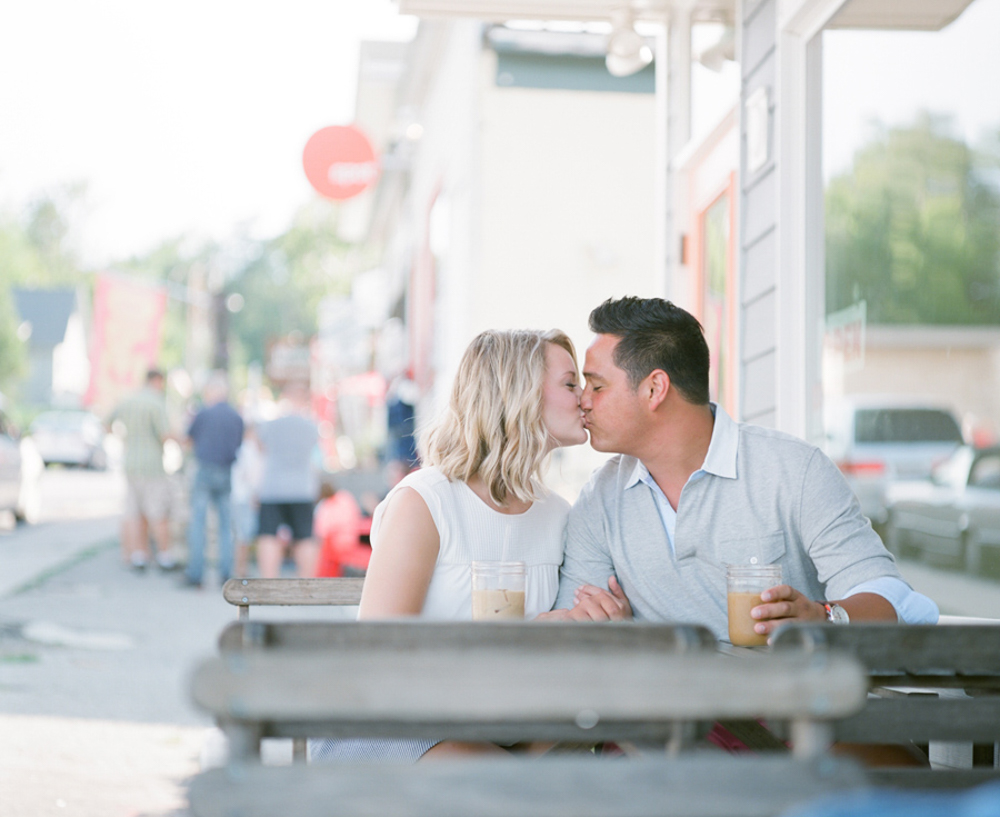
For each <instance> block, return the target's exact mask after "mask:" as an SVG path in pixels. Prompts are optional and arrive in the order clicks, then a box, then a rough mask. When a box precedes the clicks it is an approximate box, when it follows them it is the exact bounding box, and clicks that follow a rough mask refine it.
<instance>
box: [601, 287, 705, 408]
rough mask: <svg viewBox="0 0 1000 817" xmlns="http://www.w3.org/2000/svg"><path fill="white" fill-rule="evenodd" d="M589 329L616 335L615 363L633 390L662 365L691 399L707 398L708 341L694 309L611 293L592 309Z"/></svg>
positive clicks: (700, 399)
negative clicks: (617, 297)
mask: <svg viewBox="0 0 1000 817" xmlns="http://www.w3.org/2000/svg"><path fill="white" fill-rule="evenodd" d="M590 331H592V332H594V333H596V334H598V335H614V336H615V337H616V338H618V345H617V346H616V347H615V354H614V361H615V365H616V366H617V367H618V368H619V369H622V370H624V371H625V373H626V374H627V375H628V382H629V385H630V386H631V387H632V388H633V389H636V388H638V386H639V384H640V383H641V382H642V381H643V379H644V378H645V377H646V376H647V375H648V374H649V373H650V372H652V371H653V370H654V369H662V370H663V371H665V372H666V373H667V376H668V377H669V378H670V383H671V385H672V386H673V387H674V388H675V389H677V391H678V392H680V395H681V397H683V398H684V399H685V400H687V401H688V402H689V403H694V404H695V405H705V404H707V403H708V400H709V396H708V344H707V343H706V342H705V333H704V331H703V330H702V328H701V324H700V323H698V320H697V319H696V318H695V317H694V315H692V314H691V313H690V312H687V311H685V310H683V309H681V308H680V307H679V306H675V305H674V304H672V303H671V302H670V301H665V300H664V299H663V298H634V297H626V298H620V299H618V300H617V301H615V300H613V299H611V298H609V299H608V300H606V301H605V302H604V303H603V304H601V305H600V306H599V307H597V308H596V309H595V310H594V311H593V312H591V313H590Z"/></svg>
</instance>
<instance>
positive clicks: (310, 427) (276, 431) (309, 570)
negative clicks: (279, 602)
mask: <svg viewBox="0 0 1000 817" xmlns="http://www.w3.org/2000/svg"><path fill="white" fill-rule="evenodd" d="M279 411H280V416H279V417H278V418H276V419H274V420H271V421H269V422H266V423H262V424H261V425H260V426H259V427H258V429H257V439H258V441H259V442H260V445H261V450H262V452H263V454H264V471H263V474H262V476H261V484H260V494H259V497H260V521H259V526H258V533H259V536H258V539H257V568H258V570H259V571H260V575H261V576H262V577H263V578H265V579H273V578H277V577H278V576H279V575H280V574H281V565H282V562H283V561H284V558H285V549H286V547H290V548H291V552H292V557H293V558H294V559H295V565H296V568H297V572H298V575H299V576H300V577H302V578H306V577H310V576H313V575H314V574H315V570H316V559H317V556H318V555H319V546H318V545H317V543H316V540H315V539H314V538H313V510H314V508H315V505H316V500H317V499H318V498H319V476H318V474H317V468H316V464H315V463H316V452H317V448H318V445H319V428H318V427H317V425H316V423H315V422H314V421H313V419H312V417H311V416H310V412H309V391H308V389H307V388H306V386H305V385H303V384H299V383H292V384H290V385H288V386H286V387H285V389H284V390H283V391H282V397H281V404H280V407H279ZM282 527H286V528H287V529H289V530H290V531H291V539H290V540H288V543H287V544H286V542H285V541H283V539H282V538H279V536H278V532H279V529H280V528H282Z"/></svg>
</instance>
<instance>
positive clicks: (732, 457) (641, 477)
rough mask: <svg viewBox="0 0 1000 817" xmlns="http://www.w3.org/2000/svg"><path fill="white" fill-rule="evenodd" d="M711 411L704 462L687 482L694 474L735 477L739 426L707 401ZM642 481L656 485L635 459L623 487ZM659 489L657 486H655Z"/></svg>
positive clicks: (644, 467) (644, 468)
mask: <svg viewBox="0 0 1000 817" xmlns="http://www.w3.org/2000/svg"><path fill="white" fill-rule="evenodd" d="M709 406H711V408H712V413H713V414H714V415H715V423H714V424H713V426H712V439H711V440H710V441H709V443H708V453H707V454H705V462H703V463H702V466H701V468H699V469H698V470H697V471H695V472H694V473H693V474H692V475H691V476H690V477H689V478H688V482H690V481H691V480H692V479H694V478H695V477H696V476H697V477H700V476H703V475H704V474H712V475H713V476H717V477H724V478H725V479H736V455H737V452H738V451H739V446H740V427H739V425H737V424H736V423H735V422H734V421H733V419H732V417H730V416H729V415H728V414H727V413H726V410H725V409H724V408H722V406H719V405H717V404H716V403H709ZM640 482H643V483H645V484H646V485H649V486H650V487H653V486H656V482H655V481H654V480H653V478H652V476H650V473H649V469H647V468H646V466H645V465H643V464H642V461H641V460H636V461H635V468H633V469H632V474H631V476H629V479H628V482H627V483H626V484H625V489H626V490H628V489H629V488H632V487H633V486H635V485H637V484H638V483H640ZM656 488H657V490H659V486H656Z"/></svg>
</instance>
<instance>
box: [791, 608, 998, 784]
mask: <svg viewBox="0 0 1000 817" xmlns="http://www.w3.org/2000/svg"><path fill="white" fill-rule="evenodd" d="M774 650H775V654H780V653H781V652H783V651H789V650H794V651H796V652H798V651H801V650H807V651H811V652H815V653H819V652H823V651H827V650H833V651H838V652H847V653H850V654H851V655H854V656H856V657H857V658H858V660H860V661H861V662H862V664H864V665H865V667H866V668H867V671H868V676H869V686H870V688H871V691H872V693H873V696H872V697H871V698H870V700H869V701H868V705H867V706H866V707H865V709H864V710H863V711H862V712H860V713H858V714H856V715H854V716H852V717H848V718H845V719H843V720H840V721H838V722H837V723H835V724H834V733H835V735H836V738H837V740H841V741H846V742H855V743H905V742H913V743H917V744H928V743H930V742H931V741H965V742H971V743H973V744H978V745H981V746H982V749H980V750H978V754H979V755H980V758H979V760H980V762H981V763H983V764H984V765H989V766H993V765H994V764H995V752H994V745H995V744H996V742H997V741H1000V627H998V626H989V625H975V624H972V625H897V624H852V625H850V626H849V627H831V626H829V625H822V624H821V625H802V624H796V625H789V626H786V627H783V628H781V629H780V630H779V631H778V632H777V633H776V635H775V637H774ZM963 692H964V694H963Z"/></svg>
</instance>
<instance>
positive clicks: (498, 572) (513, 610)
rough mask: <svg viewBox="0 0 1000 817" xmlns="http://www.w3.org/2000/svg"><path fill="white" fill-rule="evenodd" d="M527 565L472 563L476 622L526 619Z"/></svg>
mask: <svg viewBox="0 0 1000 817" xmlns="http://www.w3.org/2000/svg"><path fill="white" fill-rule="evenodd" d="M524 574H525V569H524V562H473V563H472V619H473V621H490V620H493V621H499V620H504V619H507V620H510V619H524Z"/></svg>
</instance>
